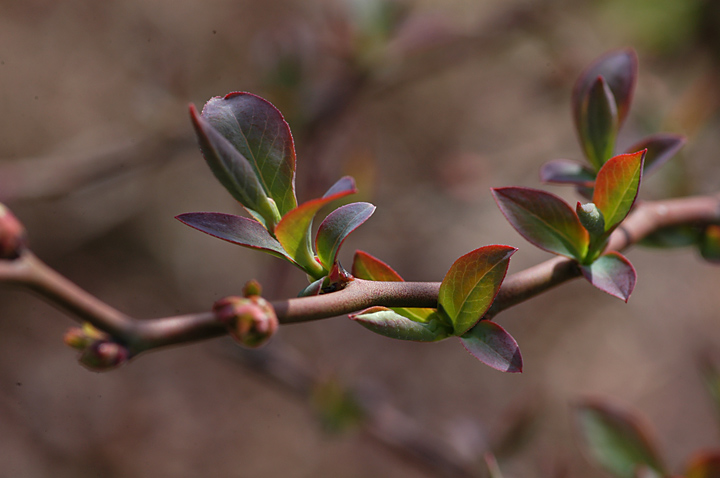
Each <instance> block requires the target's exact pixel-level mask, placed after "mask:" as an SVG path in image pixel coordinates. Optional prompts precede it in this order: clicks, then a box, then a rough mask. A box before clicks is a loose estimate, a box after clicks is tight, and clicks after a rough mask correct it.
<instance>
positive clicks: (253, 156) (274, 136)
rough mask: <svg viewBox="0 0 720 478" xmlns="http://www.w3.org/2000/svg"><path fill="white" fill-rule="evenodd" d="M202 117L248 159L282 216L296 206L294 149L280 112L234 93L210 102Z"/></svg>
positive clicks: (250, 97)
mask: <svg viewBox="0 0 720 478" xmlns="http://www.w3.org/2000/svg"><path fill="white" fill-rule="evenodd" d="M202 117H203V118H204V119H205V120H206V121H207V122H208V123H210V125H212V127H213V128H215V129H216V130H217V131H218V132H219V133H220V134H222V135H223V136H224V137H225V138H227V139H228V140H229V141H230V143H232V145H233V146H235V148H236V149H237V150H238V151H239V152H240V153H241V154H242V155H243V156H244V157H245V158H247V160H248V161H249V162H250V164H251V165H252V167H253V169H254V171H255V174H256V176H257V177H258V179H259V181H260V183H261V184H262V187H263V190H264V191H265V193H266V194H267V195H268V196H269V197H271V198H272V199H273V200H274V201H275V203H276V205H277V209H278V211H279V212H280V216H284V215H285V214H287V213H288V212H289V211H290V210H292V209H294V208H295V207H296V206H297V200H296V199H295V145H294V143H293V138H292V134H291V133H290V127H289V126H288V124H287V122H286V121H285V119H284V118H283V116H282V114H281V113H280V111H278V109H277V108H275V107H274V106H273V105H272V104H271V103H270V102H268V101H267V100H265V99H263V98H260V97H259V96H256V95H253V94H250V93H242V92H235V93H230V94H228V95H225V96H224V97H219V96H218V97H215V98H211V99H210V101H208V102H207V103H206V104H205V107H204V108H203V111H202Z"/></svg>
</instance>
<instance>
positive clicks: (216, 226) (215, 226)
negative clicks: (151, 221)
mask: <svg viewBox="0 0 720 478" xmlns="http://www.w3.org/2000/svg"><path fill="white" fill-rule="evenodd" d="M175 219H177V220H179V221H180V222H182V223H184V224H187V225H188V226H190V227H193V228H195V229H197V230H199V231H202V232H204V233H206V234H210V235H211V236H215V237H217V238H219V239H222V240H224V241H228V242H232V243H233V244H239V245H241V246H245V247H250V248H253V249H260V250H263V251H265V252H269V253H270V254H273V255H275V256H278V257H282V258H283V259H287V260H288V261H290V262H292V263H293V264H295V261H293V260H292V258H291V257H290V256H289V255H288V254H287V253H286V252H285V250H284V249H283V248H282V246H281V245H280V243H279V242H278V241H277V240H276V239H275V238H274V237H272V236H271V235H270V233H269V232H268V231H267V230H266V229H265V228H264V227H263V226H262V224H260V223H259V222H257V221H253V220H252V219H248V218H246V217H241V216H234V215H232V214H222V213H219V212H189V213H185V214H180V215H179V216H176V217H175Z"/></svg>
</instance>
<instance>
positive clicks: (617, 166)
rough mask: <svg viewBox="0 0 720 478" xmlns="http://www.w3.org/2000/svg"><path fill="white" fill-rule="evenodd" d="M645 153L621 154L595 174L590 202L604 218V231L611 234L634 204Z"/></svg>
mask: <svg viewBox="0 0 720 478" xmlns="http://www.w3.org/2000/svg"><path fill="white" fill-rule="evenodd" d="M644 157H645V151H638V152H637V153H632V154H620V155H618V156H615V157H614V158H611V159H610V160H609V161H608V162H607V163H605V165H604V166H603V167H602V168H601V169H600V171H598V175H597V178H596V179H595V190H594V191H593V200H592V202H593V203H595V205H596V206H597V207H598V209H600V211H601V212H602V214H603V217H604V218H605V231H606V232H609V231H612V230H613V229H614V228H615V227H616V226H617V225H618V224H620V223H621V222H622V220H623V219H625V217H626V216H627V215H628V213H629V212H630V209H631V208H632V206H633V204H634V203H635V199H636V198H637V195H638V191H639V190H640V181H641V179H642V169H643V160H644Z"/></svg>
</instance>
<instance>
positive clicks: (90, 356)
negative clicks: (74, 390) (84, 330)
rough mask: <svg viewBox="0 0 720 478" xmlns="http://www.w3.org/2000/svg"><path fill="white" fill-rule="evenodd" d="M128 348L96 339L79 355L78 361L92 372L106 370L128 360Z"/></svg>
mask: <svg viewBox="0 0 720 478" xmlns="http://www.w3.org/2000/svg"><path fill="white" fill-rule="evenodd" d="M129 355H130V354H129V353H128V350H127V349H126V348H125V347H124V346H122V345H120V344H118V343H116V342H108V341H103V340H97V341H95V342H93V343H92V344H90V345H89V346H88V347H87V348H86V349H85V350H84V351H83V353H82V354H81V355H80V363H81V364H82V365H84V366H85V367H86V368H88V369H89V370H92V371H93V372H106V371H108V370H112V369H114V368H117V367H119V366H120V365H122V364H124V363H125V362H127V361H128V359H129V358H130V357H129Z"/></svg>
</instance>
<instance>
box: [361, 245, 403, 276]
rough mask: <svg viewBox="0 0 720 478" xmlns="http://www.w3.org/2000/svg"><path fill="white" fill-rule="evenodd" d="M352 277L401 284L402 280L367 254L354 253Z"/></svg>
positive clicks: (386, 266)
mask: <svg viewBox="0 0 720 478" xmlns="http://www.w3.org/2000/svg"><path fill="white" fill-rule="evenodd" d="M352 275H354V276H355V277H357V278H358V279H365V280H375V281H384V282H402V281H403V278H402V277H400V274H398V273H397V272H395V271H394V270H393V268H392V267H390V266H389V265H387V264H385V263H384V262H383V261H381V260H380V259H378V258H376V257H373V256H371V255H370V254H368V253H367V252H363V251H355V257H354V258H353V265H352Z"/></svg>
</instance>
